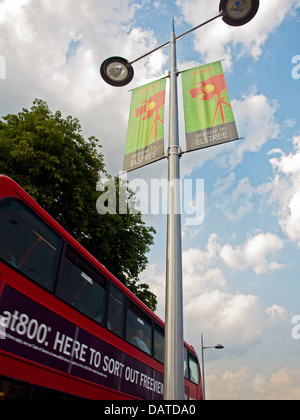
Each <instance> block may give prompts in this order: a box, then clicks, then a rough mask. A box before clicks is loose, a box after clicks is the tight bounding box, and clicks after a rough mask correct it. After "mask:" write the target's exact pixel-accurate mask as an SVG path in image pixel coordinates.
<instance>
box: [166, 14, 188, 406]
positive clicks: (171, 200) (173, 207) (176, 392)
mask: <svg viewBox="0 0 300 420" xmlns="http://www.w3.org/2000/svg"><path fill="white" fill-rule="evenodd" d="M169 119H170V121H169V148H168V216H167V259H166V306H165V317H166V330H165V373H164V399H166V400H183V399H184V355H183V351H184V346H183V297H182V252H181V214H180V207H181V197H180V167H179V159H180V149H179V133H178V131H179V130H178V94H177V60H176V37H175V28H174V19H173V32H172V34H171V39H170V105H169Z"/></svg>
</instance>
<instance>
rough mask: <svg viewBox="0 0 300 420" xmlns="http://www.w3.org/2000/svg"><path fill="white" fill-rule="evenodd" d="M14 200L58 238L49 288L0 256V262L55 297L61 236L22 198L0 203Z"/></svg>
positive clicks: (63, 242)
mask: <svg viewBox="0 0 300 420" xmlns="http://www.w3.org/2000/svg"><path fill="white" fill-rule="evenodd" d="M7 199H9V200H14V201H16V202H17V203H19V204H20V205H21V206H23V207H24V208H25V209H26V211H28V212H30V213H31V215H32V216H33V217H34V218H36V219H37V220H38V221H39V222H40V223H41V224H43V225H44V226H45V227H46V228H47V229H49V231H51V232H52V233H53V234H55V235H56V236H57V238H58V247H57V250H56V257H55V267H54V270H53V275H52V282H51V288H50V287H49V288H48V287H46V286H45V285H44V284H43V283H42V282H39V281H38V280H36V279H35V278H34V277H32V276H30V274H29V273H28V272H26V271H23V270H22V269H21V268H19V267H18V266H16V265H13V264H10V263H9V262H8V261H6V260H5V259H4V258H2V257H1V256H0V261H1V262H2V263H3V264H5V265H6V266H8V267H9V268H10V269H12V270H13V271H15V272H16V273H18V274H19V275H21V276H22V277H25V278H26V279H27V280H29V281H31V282H32V283H33V284H35V285H37V286H38V287H40V288H41V289H43V290H44V291H46V292H47V293H49V294H50V295H52V296H53V295H55V288H56V283H57V278H58V272H59V270H60V264H61V259H62V252H63V248H64V246H65V240H64V238H63V237H62V235H61V234H59V233H58V232H57V231H56V230H55V229H53V227H52V226H51V225H50V223H48V221H46V220H44V219H43V218H42V217H41V215H40V214H39V213H37V212H36V211H35V210H34V209H33V208H32V206H30V205H29V204H28V202H27V201H26V200H24V199H23V198H22V197H21V198H19V197H14V196H11V195H9V196H5V197H2V198H0V203H1V201H2V200H7Z"/></svg>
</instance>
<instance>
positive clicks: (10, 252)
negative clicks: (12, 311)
mask: <svg viewBox="0 0 300 420" xmlns="http://www.w3.org/2000/svg"><path fill="white" fill-rule="evenodd" d="M0 232H1V234H0V258H2V260H5V261H6V262H7V263H8V264H10V265H11V266H13V267H15V268H18V269H19V270H20V271H22V273H23V274H25V275H26V276H28V277H30V278H31V279H32V280H34V281H36V282H38V283H39V284H41V285H42V286H43V287H45V288H46V289H48V290H52V289H53V283H54V273H55V268H56V260H57V255H58V252H57V250H58V247H59V244H60V238H59V236H58V235H57V234H56V233H55V232H53V231H52V229H51V228H50V227H49V226H47V224H46V223H44V222H43V221H42V220H41V219H39V218H38V216H37V215H36V214H35V213H34V212H33V211H32V210H31V209H30V208H28V207H27V206H26V205H25V204H24V203H22V202H21V201H20V200H17V199H15V198H4V199H2V200H1V201H0Z"/></svg>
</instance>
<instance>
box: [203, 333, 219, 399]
mask: <svg viewBox="0 0 300 420" xmlns="http://www.w3.org/2000/svg"><path fill="white" fill-rule="evenodd" d="M223 348H224V346H222V344H217V345H216V346H207V347H204V346H203V334H202V333H201V355H202V389H203V400H204V401H205V399H206V395H205V374H204V350H205V349H217V350H221V349H223Z"/></svg>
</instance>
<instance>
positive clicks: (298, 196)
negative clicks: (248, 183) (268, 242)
mask: <svg viewBox="0 0 300 420" xmlns="http://www.w3.org/2000/svg"><path fill="white" fill-rule="evenodd" d="M293 146H294V149H293V151H292V152H291V153H289V154H285V153H284V152H283V151H281V150H280V149H276V150H273V151H271V152H270V153H269V154H272V153H277V154H279V157H273V158H271V159H270V163H271V165H272V167H273V171H274V179H273V180H272V182H271V185H272V190H271V192H270V193H269V194H270V201H271V202H273V203H274V202H277V203H278V204H279V224H280V226H281V228H282V230H283V232H284V233H285V234H286V235H287V236H288V238H289V239H290V240H291V241H294V242H297V243H298V246H300V187H299V185H300V137H294V139H293Z"/></svg>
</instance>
